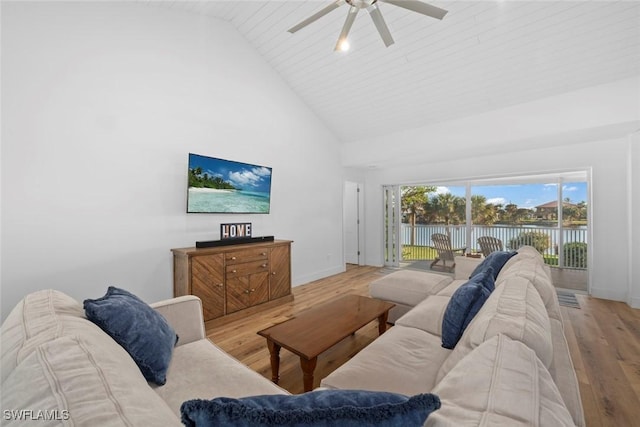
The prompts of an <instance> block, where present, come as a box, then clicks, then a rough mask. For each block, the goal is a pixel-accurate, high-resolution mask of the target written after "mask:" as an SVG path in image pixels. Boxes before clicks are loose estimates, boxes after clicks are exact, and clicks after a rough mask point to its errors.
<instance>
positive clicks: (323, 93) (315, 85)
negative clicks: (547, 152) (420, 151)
mask: <svg viewBox="0 0 640 427" xmlns="http://www.w3.org/2000/svg"><path fill="white" fill-rule="evenodd" d="M332 1H333V0H297V1H296V0H287V1H282V0H268V1H267V0H262V1H249V0H235V1H183V0H174V1H172V0H168V1H162V2H158V1H149V2H148V3H147V4H148V5H149V6H153V7H166V8H173V9H178V10H183V11H189V12H192V13H198V14H204V15H208V16H211V17H214V18H217V19H221V20H223V21H227V22H229V23H231V24H232V25H233V26H235V28H237V30H238V31H239V32H240V33H241V34H242V35H243V36H244V37H245V38H246V39H247V40H248V41H249V43H250V44H251V45H252V46H253V47H254V48H255V49H256V51H257V52H259V54H260V55H262V56H263V57H264V58H265V60H266V61H268V62H269V63H270V64H271V66H272V67H273V68H274V69H275V70H276V71H277V72H278V73H280V75H281V76H282V78H283V79H284V80H285V81H286V82H287V83H288V84H289V85H290V87H291V88H293V90H294V91H295V92H296V93H297V94H298V95H299V96H300V97H301V98H302V99H303V100H304V102H306V104H307V105H309V107H310V108H311V109H312V110H314V111H315V112H316V114H317V115H318V116H319V117H320V118H321V119H322V120H323V121H324V122H325V123H326V125H327V126H328V127H329V128H330V129H331V130H332V131H333V132H334V133H335V134H336V136H337V137H338V138H339V139H340V140H341V141H343V142H345V143H348V142H353V141H357V140H361V139H366V138H368V137H373V136H376V135H380V134H388V133H393V132H397V131H401V130H404V129H408V128H416V127H421V126H425V125H428V124H432V123H436V122H441V121H446V120H449V119H453V118H459V117H464V116H469V115H473V114H478V113H482V112H486V111H490V110H494V109H498V108H503V107H507V106H510V105H515V104H519V103H523V102H528V101H533V100H536V99H540V98H545V97H549V96H553V95H557V94H561V93H564V92H569V91H573V90H577V89H581V88H584V87H589V86H593V85H598V84H603V83H607V82H611V81H615V80H619V79H623V78H628V77H632V76H637V75H640V1H638V0H634V1H630V0H626V1H584V0H583V1H566V0H559V1H558V0H557V1H540V0H537V1H518V0H503V1H478V0H475V1H441V0H434V1H427V2H428V3H430V4H433V5H434V6H438V7H441V8H443V9H446V10H448V11H449V13H448V14H447V16H445V18H444V19H443V20H442V21H439V20H436V19H432V18H429V17H426V16H424V15H420V14H417V13H414V12H410V11H407V10H405V9H402V8H399V7H395V6H393V5H390V4H386V3H378V4H379V7H380V9H381V11H382V14H383V16H384V18H385V20H386V22H387V25H388V26H389V29H390V31H391V34H392V35H393V37H394V39H395V44H394V45H392V46H390V47H389V48H386V47H385V46H384V44H383V43H382V40H381V39H380V36H379V35H378V33H377V31H376V28H375V26H374V25H373V22H372V21H371V19H370V17H369V16H368V13H366V12H365V11H361V12H360V14H358V17H357V19H356V21H355V23H354V25H353V28H352V30H351V33H350V36H349V40H350V44H351V49H350V50H349V51H348V52H334V50H333V48H334V46H335V43H336V40H337V38H338V35H339V34H340V30H341V29H342V25H343V24H344V20H345V18H346V15H347V11H348V6H344V5H343V6H341V7H340V8H338V9H336V10H334V11H332V12H331V13H329V14H328V15H326V16H324V17H322V18H320V19H319V20H318V21H316V22H314V23H312V24H310V25H309V26H308V27H306V28H304V29H302V30H300V31H298V32H297V33H295V34H290V33H288V32H287V29H289V28H290V27H292V26H293V25H295V24H297V23H298V22H300V21H302V20H303V19H305V18H307V17H308V16H310V15H312V14H313V13H315V12H317V11H318V10H320V9H322V8H324V7H325V6H327V5H329V4H330V3H331V2H332ZM214 22H215V21H214V20H212V25H213V24H214Z"/></svg>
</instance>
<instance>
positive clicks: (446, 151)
mask: <svg viewBox="0 0 640 427" xmlns="http://www.w3.org/2000/svg"><path fill="white" fill-rule="evenodd" d="M639 126H640V76H638V77H634V78H628V79H624V80H619V81H616V82H613V83H608V84H603V85H599V86H594V87H590V88H586V89H582V90H577V91H573V92H568V93H565V94H562V95H558V96H554V97H551V98H544V99H539V100H536V101H532V102H528V103H524V104H520V105H515V106H512V107H507V108H502V109H499V110H494V111H489V112H486V113H484V114H477V115H474V116H470V117H464V118H460V119H457V120H450V121H447V122H442V123H436V124H431V125H428V126H424V127H421V128H417V129H407V130H405V131H402V132H397V133H394V134H390V135H380V136H378V137H376V138H372V139H368V140H362V141H357V142H353V143H350V144H345V145H344V146H343V147H342V149H341V150H342V161H343V164H344V165H345V166H350V167H372V166H376V167H390V166H402V165H405V164H420V163H430V162H434V161H443V160H457V159H459V158H460V157H473V156H481V155H486V154H500V153H503V152H513V151H521V150H527V149H529V148H530V147H532V146H535V147H537V148H540V147H555V146H558V145H562V144H573V143H582V142H585V141H598V140H605V139H608V138H612V137H620V136H622V135H628V134H629V133H631V132H634V131H636V130H637V129H638V127H639ZM390 147H393V150H392V152H390V150H389V148H390Z"/></svg>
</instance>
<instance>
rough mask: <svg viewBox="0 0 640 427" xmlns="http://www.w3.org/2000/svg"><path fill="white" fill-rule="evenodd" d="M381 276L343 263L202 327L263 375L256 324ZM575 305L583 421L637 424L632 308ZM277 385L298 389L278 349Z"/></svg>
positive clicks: (639, 339)
mask: <svg viewBox="0 0 640 427" xmlns="http://www.w3.org/2000/svg"><path fill="white" fill-rule="evenodd" d="M381 276H382V273H381V269H380V268H378V267H357V266H350V267H349V268H347V271H346V272H345V273H341V274H337V275H335V276H331V277H327V278H324V279H321V280H317V281H314V282H311V283H308V284H306V285H303V286H297V287H295V288H294V289H293V293H294V296H295V299H294V300H293V301H292V302H288V303H285V304H283V305H281V306H278V307H276V308H271V309H269V310H265V311H264V312H260V313H256V314H253V315H249V316H247V317H246V318H243V319H241V320H237V321H235V322H233V323H230V324H227V325H224V326H219V327H215V328H208V329H207V336H208V337H209V338H210V339H211V340H212V341H213V342H215V343H216V344H217V345H218V346H220V347H221V348H222V349H223V350H225V351H227V352H228V353H229V354H231V355H232V356H234V357H235V358H237V359H238V360H240V361H241V362H242V363H244V364H246V365H247V366H249V367H250V368H251V369H253V370H254V371H256V372H258V373H260V374H261V375H262V376H264V377H265V378H268V379H270V378H271V366H270V362H269V352H268V350H267V346H266V340H265V339H264V338H262V337H260V336H259V335H258V334H257V332H258V331H259V330H261V329H264V328H266V327H268V326H271V325H274V324H276V323H280V322H282V321H284V320H286V319H288V318H290V317H291V316H295V315H296V314H297V313H299V312H300V311H302V310H305V309H307V308H310V307H315V306H317V305H318V304H322V303H324V302H326V301H328V300H330V299H332V298H335V297H336V296H338V295H343V294H357V295H368V285H369V283H370V282H371V281H372V280H375V279H377V278H379V277H381ZM577 298H578V300H579V302H580V306H581V309H576V308H570V307H561V312H562V316H563V319H564V321H565V335H566V337H567V342H568V344H569V350H570V353H571V357H572V360H573V363H574V366H575V369H576V376H577V378H578V382H579V385H580V393H581V395H582V403H583V406H584V411H585V418H586V419H587V426H588V427H600V426H603V427H604V426H607V427H608V426H633V425H640V310H637V309H632V308H630V307H629V306H628V305H626V304H624V303H621V302H615V301H606V300H601V299H597V298H591V297H589V296H586V295H577ZM377 336H378V328H377V321H374V322H371V323H370V324H368V325H367V326H365V327H364V328H362V329H361V330H359V331H358V332H357V333H356V334H355V335H353V336H350V337H347V338H345V339H344V340H343V341H341V342H340V343H339V344H338V345H336V346H334V347H333V348H331V349H330V350H328V351H327V352H325V353H323V354H322V355H320V357H319V358H318V365H317V368H316V372H315V384H314V386H318V384H319V382H320V379H321V378H324V377H326V376H327V375H329V374H330V373H331V372H333V371H334V370H335V369H336V368H337V367H339V366H341V365H342V364H344V363H345V362H346V361H347V360H349V359H350V358H351V357H353V356H354V355H355V354H357V352H358V351H360V350H361V349H362V348H364V347H365V346H366V345H368V344H369V343H371V342H372V341H373V340H374V339H375V338H376V337H377ZM280 356H281V361H280V378H281V379H280V385H281V386H282V387H284V388H285V389H287V390H289V391H290V392H292V393H302V391H303V390H302V372H301V370H300V362H299V358H298V357H297V356H295V355H293V354H292V353H290V352H288V351H287V350H285V349H283V350H282V351H281V354H280Z"/></svg>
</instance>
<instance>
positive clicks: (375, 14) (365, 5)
mask: <svg viewBox="0 0 640 427" xmlns="http://www.w3.org/2000/svg"><path fill="white" fill-rule="evenodd" d="M379 1H381V2H384V3H389V4H392V5H394V6H398V7H401V8H403V9H407V10H411V11H413V12H418V13H421V14H423V15H427V16H430V17H432V18H436V19H442V18H444V16H445V15H446V14H447V11H446V10H444V9H440V8H439V7H435V6H431V5H430V4H427V3H423V2H421V1H418V0H336V1H335V2H333V3H331V4H330V5H329V6H327V7H325V8H324V9H322V10H320V11H318V12H316V13H315V14H313V15H311V16H310V17H308V18H307V19H305V20H304V21H302V22H300V23H299V24H297V25H294V26H293V27H291V28H290V29H289V30H288V31H289V32H290V33H295V32H296V31H298V30H300V29H302V28H304V27H306V26H307V25H309V24H311V23H312V22H315V21H317V20H318V19H320V18H322V17H323V16H324V15H326V14H327V13H329V12H331V11H332V10H334V9H337V8H338V7H340V6H342V5H343V4H345V3H346V4H348V5H349V6H351V8H350V9H349V12H348V13H347V20H346V21H345V22H344V26H343V27H342V32H341V33H340V37H338V43H336V48H335V50H346V49H348V42H347V36H348V35H349V30H351V26H352V25H353V21H355V19H356V15H357V14H358V12H359V11H360V9H367V11H368V12H369V15H371V19H372V20H373V23H374V24H375V26H376V28H377V29H378V33H380V37H382V41H383V42H384V44H385V46H387V47H389V46H391V45H392V44H393V43H394V41H393V37H391V33H390V32H389V28H388V27H387V24H386V23H385V22H384V18H383V17H382V13H381V12H380V8H379V7H378V4H377V3H378V2H379Z"/></svg>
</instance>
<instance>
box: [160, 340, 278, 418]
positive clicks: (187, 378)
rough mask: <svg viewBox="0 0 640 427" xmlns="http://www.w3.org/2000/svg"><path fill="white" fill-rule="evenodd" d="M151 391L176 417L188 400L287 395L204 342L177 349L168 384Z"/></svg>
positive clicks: (199, 341) (207, 342) (217, 348)
mask: <svg viewBox="0 0 640 427" xmlns="http://www.w3.org/2000/svg"><path fill="white" fill-rule="evenodd" d="M151 387H152V388H153V389H154V390H155V392H156V393H157V394H158V395H159V396H160V397H161V398H162V400H164V401H165V402H166V403H167V405H169V408H170V409H171V410H172V411H173V413H175V414H176V416H178V417H179V416H180V405H181V404H182V402H184V401H186V400H189V399H213V398H214V397H223V396H225V397H245V396H252V395H259V394H289V393H288V392H287V391H285V390H283V389H282V388H280V387H278V386H277V385H275V384H274V383H273V382H271V381H269V380H268V379H266V378H265V377H263V376H262V375H260V374H258V373H257V372H255V371H253V370H252V369H249V368H248V367H247V366H245V365H243V364H242V363H240V362H238V361H237V360H236V359H234V358H233V357H231V356H230V355H229V354H227V353H225V352H224V351H223V350H221V349H220V348H219V347H217V346H216V345H214V344H213V343H212V342H211V341H209V340H207V339H202V340H198V341H195V342H192V343H189V344H184V345H181V346H177V347H176V348H175V349H174V351H173V358H172V359H171V365H170V366H169V370H168V371H167V383H166V384H165V385H163V386H157V385H151Z"/></svg>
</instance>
